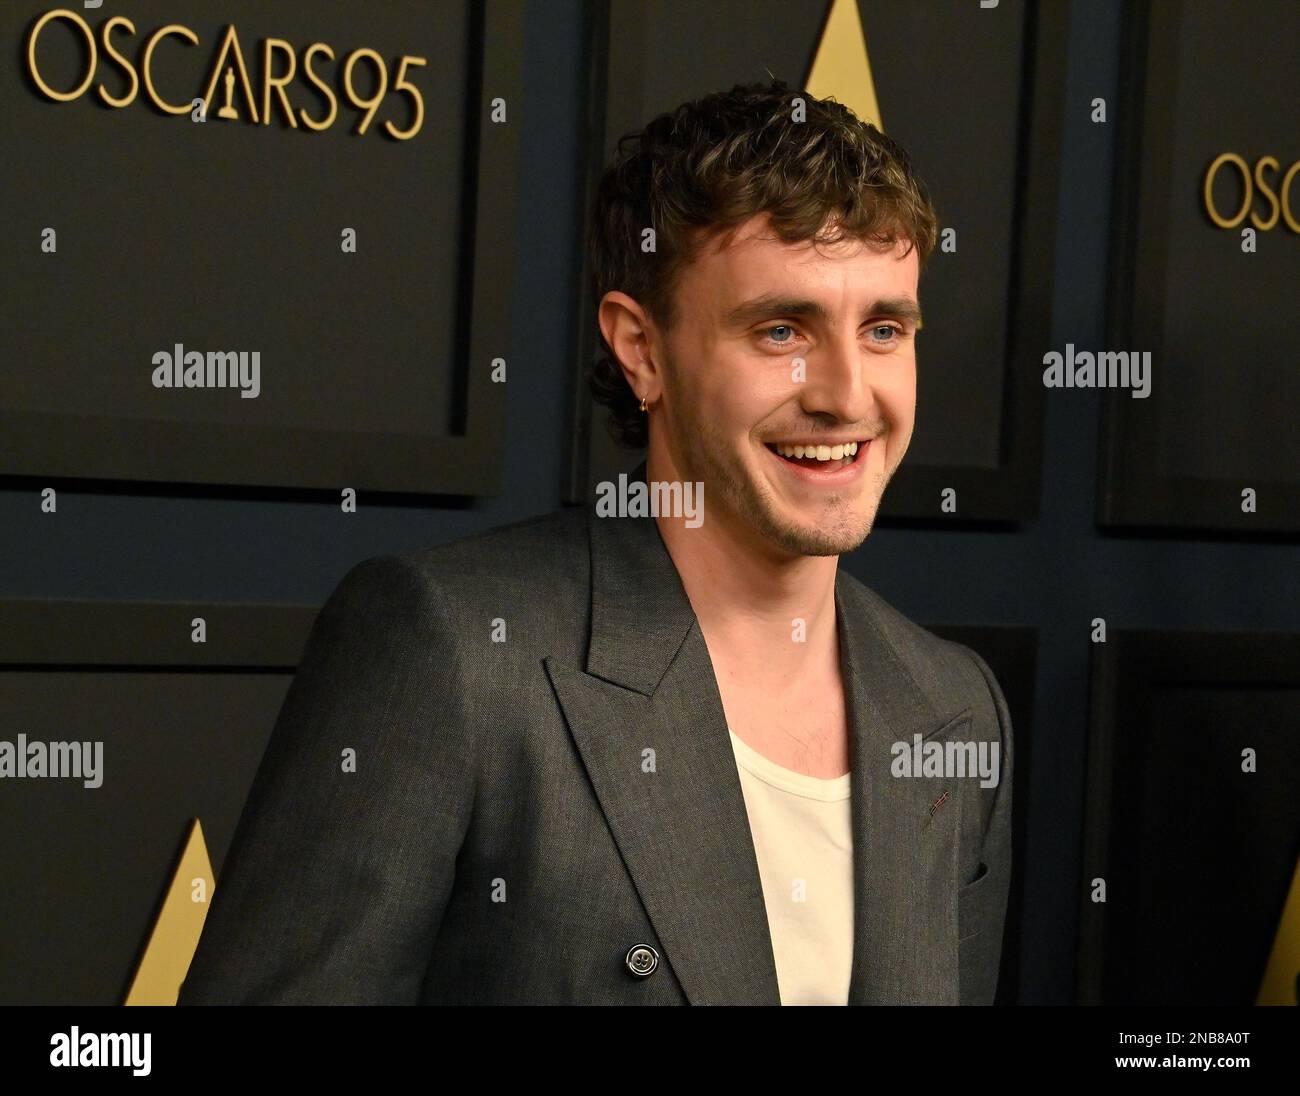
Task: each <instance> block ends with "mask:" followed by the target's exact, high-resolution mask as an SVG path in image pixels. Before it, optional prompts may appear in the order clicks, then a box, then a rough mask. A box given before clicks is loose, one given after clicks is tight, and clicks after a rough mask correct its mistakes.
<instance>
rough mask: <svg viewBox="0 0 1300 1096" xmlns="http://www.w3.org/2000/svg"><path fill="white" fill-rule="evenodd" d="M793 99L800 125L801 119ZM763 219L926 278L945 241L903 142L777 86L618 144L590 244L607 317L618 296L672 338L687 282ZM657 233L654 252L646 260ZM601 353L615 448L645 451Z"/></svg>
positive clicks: (680, 110)
mask: <svg viewBox="0 0 1300 1096" xmlns="http://www.w3.org/2000/svg"><path fill="white" fill-rule="evenodd" d="M796 97H798V98H799V99H801V100H802V101H803V104H804V108H803V113H804V118H803V119H802V120H796V119H795V117H794V114H795V112H794V109H793V107H794V99H795V98H796ZM759 213H767V214H768V215H769V216H770V218H771V220H770V224H771V227H772V228H773V230H774V231H775V232H776V233H777V235H778V236H779V237H780V238H781V239H782V240H784V241H785V242H787V243H795V242H799V241H806V240H816V241H817V242H819V243H828V244H829V243H835V242H836V241H838V240H840V239H842V238H844V237H853V238H855V239H859V240H863V241H868V240H869V241H871V242H873V243H875V244H879V245H891V244H896V243H897V242H898V241H899V240H900V239H901V240H904V241H906V243H907V245H908V246H907V251H906V252H905V254H906V253H908V252H910V251H911V250H912V249H913V248H915V249H917V250H918V252H919V256H920V264H921V266H922V267H924V265H925V261H926V259H928V258H929V256H930V253H931V252H932V251H933V250H934V246H935V242H936V240H937V237H938V232H939V229H938V218H937V216H936V215H935V211H934V208H933V206H932V205H931V203H930V198H929V195H928V194H927V192H926V189H925V186H924V184H922V182H921V181H920V180H919V179H918V178H917V177H915V176H914V175H913V173H912V167H911V160H910V158H909V157H908V154H907V152H906V151H905V150H904V149H903V148H902V146H901V145H899V144H898V142H896V141H893V140H891V139H890V138H889V137H886V136H885V135H884V134H883V133H881V132H880V130H878V129H877V128H876V127H875V126H873V125H871V124H870V123H867V122H863V121H861V120H860V119H859V118H858V117H857V116H856V115H855V114H854V113H853V112H852V111H851V110H849V109H848V107H846V106H844V105H843V104H841V103H837V102H836V101H835V100H834V99H818V98H816V97H814V96H812V95H809V94H808V93H807V92H800V91H792V90H791V89H789V88H788V87H787V86H786V85H785V83H784V82H783V81H780V80H773V81H772V83H771V84H761V83H758V84H748V85H741V84H737V85H736V86H735V87H733V88H732V89H731V90H730V91H727V92H718V93H716V94H713V95H707V96H705V97H704V98H702V99H697V100H695V101H693V102H689V103H684V104H682V105H681V106H679V107H677V108H676V109H675V110H673V111H670V112H668V113H666V114H661V115H659V116H658V117H657V118H655V119H654V120H653V121H651V122H650V123H649V124H648V125H647V126H646V127H645V129H643V130H642V131H641V132H640V133H628V134H624V135H623V136H622V137H620V138H619V141H618V146H617V153H616V155H615V157H614V162H613V163H612V164H610V165H609V167H607V168H606V170H605V173H604V175H603V176H602V178H601V181H600V186H599V189H598V190H597V193H596V199H595V202H594V205H593V209H592V220H591V231H590V232H589V234H588V239H589V241H590V243H589V247H590V256H589V257H590V269H591V281H592V286H591V288H592V290H593V291H594V293H595V300H596V303H597V306H599V303H600V301H601V299H602V298H603V297H604V296H605V294H606V293H608V292H611V291H613V290H618V291H621V292H623V293H626V294H627V295H628V296H630V297H633V298H634V299H635V300H637V301H638V302H639V303H640V304H641V306H642V307H643V308H644V309H645V310H646V312H647V313H648V314H649V315H650V316H651V317H652V318H653V319H654V321H655V322H656V323H657V324H658V325H659V326H660V327H661V328H663V329H664V330H665V331H667V330H669V329H670V328H671V327H672V325H673V322H674V320H675V318H676V317H675V310H674V307H673V285H674V280H675V278H676V276H677V274H678V272H679V271H680V270H681V269H682V267H684V266H685V265H687V264H688V263H690V262H691V261H692V260H693V259H694V257H695V256H696V255H697V254H698V253H699V249H700V248H701V247H702V246H703V244H704V242H705V241H706V240H708V239H711V238H713V237H715V236H717V235H719V234H725V233H728V232H730V231H734V230H735V229H736V228H737V227H739V226H740V225H741V224H743V223H744V222H746V221H748V220H749V219H750V218H751V217H753V216H755V215H756V214H759ZM832 224H833V226H834V227H833V228H830V229H829V230H827V229H828V226H830V225H832ZM648 228H653V229H654V240H655V243H654V248H655V249H654V250H653V251H649V252H646V251H643V250H642V247H641V242H642V233H644V232H645V230H646V229H648ZM701 229H703V230H705V231H703V232H701V231H700V230H701ZM599 339H600V350H601V357H600V358H599V359H598V360H597V361H596V362H594V363H593V364H592V366H591V367H590V368H589V369H588V370H587V371H586V379H587V382H588V384H589V385H590V386H591V390H592V394H593V395H594V396H595V398H596V400H597V401H599V402H600V403H602V404H604V405H605V406H607V407H608V408H609V409H610V422H609V429H610V433H611V435H612V436H613V437H614V439H615V440H616V441H618V442H620V443H621V444H623V445H625V446H628V447H629V448H635V449H640V448H644V447H645V445H646V444H647V443H648V442H649V435H648V432H647V429H646V418H645V416H644V415H643V414H642V413H641V411H640V410H639V401H638V400H637V398H636V396H635V395H634V394H633V392H632V388H631V386H630V385H629V384H628V383H627V378H626V377H625V376H624V375H623V370H622V368H621V367H620V366H619V364H618V360H617V359H616V358H615V356H614V353H613V351H612V349H611V348H610V346H609V343H607V342H606V341H605V337H604V335H603V334H600V335H599Z"/></svg>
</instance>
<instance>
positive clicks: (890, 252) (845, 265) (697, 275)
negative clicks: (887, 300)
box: [683, 214, 920, 303]
mask: <svg viewBox="0 0 1300 1096" xmlns="http://www.w3.org/2000/svg"><path fill="white" fill-rule="evenodd" d="M905 251H906V252H907V254H906V255H904V252H905ZM919 273H920V260H919V256H918V253H917V251H916V249H915V248H910V249H909V247H908V243H907V241H905V240H899V241H898V242H897V243H895V244H894V245H892V246H889V245H881V244H876V243H873V242H868V241H863V240H857V239H854V238H852V237H846V238H844V239H842V240H839V241H837V242H836V243H834V244H827V243H813V241H811V240H799V241H795V242H793V243H787V242H786V241H784V240H782V239H781V238H780V237H779V236H777V235H776V234H775V233H774V232H773V231H772V230H771V228H770V225H769V223H768V218H767V215H766V214H760V215H758V216H755V217H752V218H751V219H750V220H748V221H746V222H745V223H744V224H742V225H741V226H740V227H739V228H737V229H736V230H735V231H734V232H733V233H732V234H730V235H729V236H728V235H727V234H726V233H718V234H716V235H714V236H711V237H708V238H707V239H706V240H705V241H704V243H703V246H702V247H700V249H699V250H698V251H697V253H696V255H695V258H694V261H693V262H691V263H690V264H689V265H688V266H687V267H686V268H685V270H684V271H683V279H684V280H686V281H689V282H690V283H692V284H691V293H690V294H688V295H686V297H687V301H690V300H707V301H711V302H715V303H725V302H726V301H729V300H732V299H733V298H741V297H747V296H751V295H754V294H757V293H761V292H770V291H772V290H773V289H774V288H777V287H779V286H780V285H787V286H789V287H791V288H793V287H795V286H798V287H799V288H801V289H803V290H805V291H815V289H816V288H817V287H818V286H819V285H823V286H825V288H827V289H832V288H833V289H834V290H835V291H836V292H839V293H842V292H844V291H846V290H850V291H851V290H852V289H853V288H854V287H855V286H857V287H860V288H861V290H862V292H864V293H865V292H872V293H875V292H879V291H881V290H894V291H897V292H903V291H907V292H910V293H912V294H915V291H916V286H917V281H918V278H919Z"/></svg>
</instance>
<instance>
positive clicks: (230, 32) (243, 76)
mask: <svg viewBox="0 0 1300 1096" xmlns="http://www.w3.org/2000/svg"><path fill="white" fill-rule="evenodd" d="M232 50H233V51H234V54H235V64H236V65H237V66H238V68H239V78H240V80H241V81H242V83H243V88H244V101H245V102H246V103H247V104H248V113H249V115H250V116H251V117H252V119H253V121H254V122H256V121H257V101H256V100H255V99H254V98H253V84H252V81H250V80H249V78H248V69H247V68H245V67H244V55H243V53H242V52H241V51H240V49H239V35H238V34H237V33H236V32H235V27H234V24H233V23H232V24H231V25H230V26H229V27H227V28H226V38H225V41H223V42H222V43H221V52H220V53H218V54H217V63H216V64H215V65H213V66H212V77H211V78H210V79H209V80H208V88H207V90H206V91H205V92H204V93H203V101H204V102H205V103H207V104H208V106H209V107H211V106H212V93H213V92H214V91H216V89H217V77H218V76H220V75H221V72H222V70H223V69H224V68H225V65H226V54H228V53H229V52H231V51H232ZM220 117H229V115H226V114H222V115H220ZM236 117H238V115H237V114H236Z"/></svg>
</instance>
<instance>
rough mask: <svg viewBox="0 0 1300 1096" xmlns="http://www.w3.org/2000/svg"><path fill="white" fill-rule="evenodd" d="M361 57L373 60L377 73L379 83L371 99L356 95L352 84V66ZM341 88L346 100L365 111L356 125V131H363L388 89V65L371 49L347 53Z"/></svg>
mask: <svg viewBox="0 0 1300 1096" xmlns="http://www.w3.org/2000/svg"><path fill="white" fill-rule="evenodd" d="M363 57H364V58H366V60H368V61H373V62H374V64H375V70H376V71H377V72H378V73H379V85H378V87H376V88H375V94H374V97H373V98H371V99H362V98H361V97H360V96H358V95H357V89H356V88H354V87H353V86H352V68H353V66H354V65H355V64H356V63H357V62H358V61H359V60H361V58H363ZM343 90H344V91H346V92H347V93H348V100H349V101H350V102H351V103H352V105H353V106H354V107H357V108H358V109H360V110H364V111H365V112H366V116H365V117H364V118H362V119H361V124H360V125H359V126H357V133H365V132H366V129H367V128H368V127H369V125H370V121H371V119H372V118H374V116H375V111H377V110H378V109H379V104H380V102H381V101H382V100H383V98H384V92H386V91H387V90H388V66H386V65H385V64H384V59H383V58H382V57H380V56H379V54H377V53H376V52H375V51H374V50H372V49H359V50H355V51H353V52H352V53H350V54H348V59H347V60H346V61H345V62H344V63H343Z"/></svg>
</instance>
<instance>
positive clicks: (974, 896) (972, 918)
mask: <svg viewBox="0 0 1300 1096" xmlns="http://www.w3.org/2000/svg"><path fill="white" fill-rule="evenodd" d="M988 877H989V866H988V865H987V864H985V863H984V861H982V860H981V861H980V866H979V870H978V871H976V873H975V878H974V879H972V880H971V881H970V882H969V883H963V884H962V885H961V886H960V887H958V888H957V940H958V942H959V943H960V942H961V941H962V940H968V939H969V938H970V937H972V936H978V935H979V933H980V929H981V928H982V927H983V926H981V925H980V923H979V917H978V911H977V908H976V907H977V906H978V903H979V896H980V892H981V891H983V889H984V883H985V881H986V880H987V879H988Z"/></svg>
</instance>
